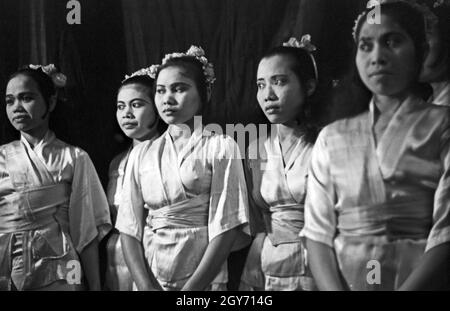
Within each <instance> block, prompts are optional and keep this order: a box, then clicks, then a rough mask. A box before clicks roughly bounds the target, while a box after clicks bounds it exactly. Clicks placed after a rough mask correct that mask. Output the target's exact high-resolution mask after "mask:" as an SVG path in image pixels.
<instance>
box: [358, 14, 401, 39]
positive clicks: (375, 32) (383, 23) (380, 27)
mask: <svg viewBox="0 0 450 311" xmlns="http://www.w3.org/2000/svg"><path fill="white" fill-rule="evenodd" d="M390 33H400V34H405V35H408V34H407V32H406V30H405V29H404V28H403V27H401V26H400V24H399V23H398V22H397V21H396V20H395V19H394V18H392V17H391V16H389V15H386V14H382V15H381V18H380V22H379V23H369V22H368V21H367V20H366V21H365V22H364V24H363V25H362V27H361V31H360V32H359V38H360V39H361V38H378V37H381V36H383V35H386V34H390Z"/></svg>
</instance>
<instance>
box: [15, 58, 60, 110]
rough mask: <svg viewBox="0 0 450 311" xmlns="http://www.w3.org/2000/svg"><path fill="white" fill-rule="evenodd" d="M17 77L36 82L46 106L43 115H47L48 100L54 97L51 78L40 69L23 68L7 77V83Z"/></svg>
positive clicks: (54, 91)
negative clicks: (27, 78) (21, 76)
mask: <svg viewBox="0 0 450 311" xmlns="http://www.w3.org/2000/svg"><path fill="white" fill-rule="evenodd" d="M19 75H24V76H27V77H29V78H31V79H33V80H34V81H35V82H36V84H37V86H38V89H39V92H40V93H41V95H42V97H43V99H44V101H45V103H46V104H47V111H46V112H45V115H47V113H48V109H49V108H50V105H49V103H50V98H51V97H52V96H54V95H56V88H55V85H54V84H53V80H52V78H50V77H49V76H48V75H47V74H46V73H44V72H43V71H42V70H41V69H32V68H29V67H23V68H21V69H19V70H17V71H16V72H14V73H13V74H12V75H11V76H9V79H8V82H9V81H11V80H12V79H14V78H15V77H17V76H19Z"/></svg>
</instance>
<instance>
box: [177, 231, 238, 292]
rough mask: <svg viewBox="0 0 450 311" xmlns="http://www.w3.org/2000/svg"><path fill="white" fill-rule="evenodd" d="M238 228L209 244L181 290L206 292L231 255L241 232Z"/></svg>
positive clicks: (217, 237)
mask: <svg viewBox="0 0 450 311" xmlns="http://www.w3.org/2000/svg"><path fill="white" fill-rule="evenodd" d="M238 228H239V227H237V228H233V229H231V230H229V231H226V232H224V233H222V234H220V235H218V236H216V237H215V238H214V239H213V240H212V241H211V242H210V243H209V244H208V247H207V248H206V251H205V254H204V255H203V258H202V260H201V261H200V264H199V265H198V267H197V269H196V270H195V272H194V274H193V275H192V276H191V278H190V279H189V280H188V281H187V282H186V284H185V285H184V287H183V288H182V289H181V290H182V291H195V290H205V289H206V288H207V287H208V285H210V284H211V282H212V281H213V280H214V278H215V277H216V276H217V274H218V273H219V271H220V269H221V268H222V265H223V264H224V263H225V261H226V260H227V258H228V255H229V254H230V251H231V248H232V246H233V243H234V241H235V240H236V237H237V235H238V232H239V229H238Z"/></svg>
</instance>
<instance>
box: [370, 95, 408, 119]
mask: <svg viewBox="0 0 450 311" xmlns="http://www.w3.org/2000/svg"><path fill="white" fill-rule="evenodd" d="M412 94H414V91H413V89H410V90H409V91H405V92H402V93H400V94H397V95H394V96H389V95H377V94H375V95H374V97H373V98H374V104H375V106H376V108H377V109H378V112H379V114H381V115H383V114H391V113H392V112H393V111H396V110H397V108H398V107H400V104H401V103H402V102H404V101H405V100H406V99H407V98H408V97H409V96H410V95H412Z"/></svg>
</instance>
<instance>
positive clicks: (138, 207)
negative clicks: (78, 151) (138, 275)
mask: <svg viewBox="0 0 450 311" xmlns="http://www.w3.org/2000/svg"><path fill="white" fill-rule="evenodd" d="M145 146H146V143H142V144H140V145H138V146H137V147H135V148H134V149H133V151H131V153H130V157H129V159H128V164H127V168H126V170H125V176H124V181H123V188H122V200H121V201H120V203H119V210H118V212H117V220H116V228H117V230H119V231H120V232H121V233H124V234H127V235H129V236H132V237H134V238H135V239H137V240H138V241H142V235H143V232H144V224H145V219H144V203H145V202H144V198H143V195H142V191H141V185H140V181H139V162H140V159H141V151H142V150H143V148H142V147H145Z"/></svg>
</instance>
